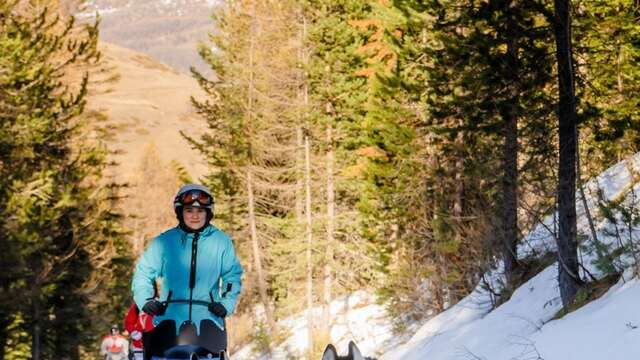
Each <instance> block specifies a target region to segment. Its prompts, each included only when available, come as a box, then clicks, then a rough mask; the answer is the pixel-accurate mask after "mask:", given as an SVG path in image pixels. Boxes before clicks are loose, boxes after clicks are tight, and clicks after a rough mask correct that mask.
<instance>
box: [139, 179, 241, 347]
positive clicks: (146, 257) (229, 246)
mask: <svg viewBox="0 0 640 360" xmlns="http://www.w3.org/2000/svg"><path fill="white" fill-rule="evenodd" d="M213 205H214V201H213V196H212V195H211V192H210V191H209V190H208V189H207V188H206V187H204V186H202V185H197V184H188V185H185V186H183V187H182V188H180V190H179V191H178V193H177V195H176V196H175V199H174V202H173V206H174V209H175V212H176V216H177V218H178V226H176V227H174V228H172V229H169V230H167V231H165V232H164V233H162V234H160V235H158V236H157V237H156V238H154V239H153V240H152V241H151V243H150V244H149V246H148V248H147V249H146V250H145V252H144V253H143V254H142V256H141V257H140V260H139V261H138V264H137V266H136V270H135V273H134V275H133V281H132V291H133V298H134V301H135V303H136V304H137V305H138V308H140V309H142V311H143V312H145V313H147V314H149V315H152V316H154V319H153V323H154V325H155V326H156V328H155V329H154V330H153V331H152V332H151V333H149V335H148V336H147V338H146V339H143V341H144V343H145V358H149V359H150V358H151V357H149V356H147V355H157V356H161V355H162V353H163V351H165V350H167V349H168V348H170V347H171V346H172V345H175V343H176V341H177V339H176V336H177V335H178V334H179V333H181V330H182V329H183V328H184V327H185V326H187V327H188V326H191V327H192V328H195V331H196V332H197V333H196V336H197V339H200V340H194V341H200V342H201V343H203V344H209V346H208V347H209V350H211V351H221V350H226V345H227V334H226V329H225V322H224V318H225V317H226V316H228V315H229V314H231V313H233V311H234V309H235V306H236V302H237V299H238V295H239V294H240V290H241V288H242V283H241V277H242V272H243V270H242V266H241V265H240V262H239V261H238V258H237V256H236V252H235V249H234V246H233V242H232V241H231V239H230V238H229V236H227V234H225V233H224V232H222V231H221V230H220V229H218V228H216V227H215V226H213V225H211V224H210V222H211V219H212V218H213ZM156 281H158V283H159V294H158V297H156ZM147 343H156V344H159V345H157V346H156V348H155V349H152V350H151V351H147ZM212 344H213V345H212ZM158 346H159V347H160V348H158ZM211 347H217V348H215V349H212V348H211ZM153 353H155V354H153Z"/></svg>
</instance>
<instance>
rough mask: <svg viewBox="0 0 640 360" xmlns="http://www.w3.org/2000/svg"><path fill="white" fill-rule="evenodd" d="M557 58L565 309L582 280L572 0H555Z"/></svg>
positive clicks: (560, 248) (560, 240)
mask: <svg viewBox="0 0 640 360" xmlns="http://www.w3.org/2000/svg"><path fill="white" fill-rule="evenodd" d="M554 6H555V24H554V25H555V35H556V58H557V61H558V85H559V88H558V90H559V96H560V102H559V106H558V107H559V109H558V120H559V150H560V159H559V166H558V218H559V219H558V223H559V224H558V225H559V231H558V237H557V243H558V263H559V265H558V267H559V269H558V282H559V286H560V295H561V297H562V304H563V305H564V307H565V309H566V308H567V307H568V306H569V305H570V304H571V303H572V302H573V300H574V299H575V296H576V293H577V291H578V287H579V286H580V284H581V280H580V278H579V275H578V248H577V241H576V236H577V229H576V198H575V191H576V146H577V139H576V134H577V117H576V102H575V90H574V81H573V80H574V79H573V71H574V70H573V64H572V49H571V23H570V15H569V11H570V0H554Z"/></svg>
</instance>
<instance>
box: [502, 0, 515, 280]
mask: <svg viewBox="0 0 640 360" xmlns="http://www.w3.org/2000/svg"><path fill="white" fill-rule="evenodd" d="M507 11H512V10H511V6H510V5H509V6H508V10H507ZM507 21H508V23H507V32H508V33H509V35H508V36H510V39H509V41H508V42H507V54H506V56H507V59H506V62H507V65H508V68H509V70H510V73H511V74H513V76H514V79H513V81H512V82H511V83H510V84H509V86H508V92H509V100H508V101H507V103H506V104H503V107H502V109H501V112H502V114H501V116H502V122H503V126H504V127H503V138H504V144H503V148H502V155H503V159H502V161H503V164H502V167H503V176H502V197H503V198H502V221H501V223H502V245H503V248H502V253H503V257H502V258H503V261H504V271H505V277H506V280H507V287H508V288H512V287H513V286H514V272H515V271H516V269H517V267H518V116H517V106H518V83H517V77H518V70H519V69H518V47H517V38H516V34H517V32H516V29H515V28H516V24H515V19H514V15H513V14H510V16H509V19H508V20H507Z"/></svg>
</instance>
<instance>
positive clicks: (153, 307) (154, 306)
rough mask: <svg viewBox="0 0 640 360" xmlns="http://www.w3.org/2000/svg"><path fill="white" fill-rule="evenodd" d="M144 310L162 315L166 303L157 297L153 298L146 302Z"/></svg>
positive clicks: (147, 312) (151, 313)
mask: <svg viewBox="0 0 640 360" xmlns="http://www.w3.org/2000/svg"><path fill="white" fill-rule="evenodd" d="M142 311H143V312H144V313H146V314H149V315H162V314H164V311H165V305H164V304H163V303H161V302H160V301H158V300H156V299H152V300H149V301H147V303H146V304H144V306H143V307H142Z"/></svg>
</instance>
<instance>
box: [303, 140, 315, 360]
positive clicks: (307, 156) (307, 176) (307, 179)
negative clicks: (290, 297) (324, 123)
mask: <svg viewBox="0 0 640 360" xmlns="http://www.w3.org/2000/svg"><path fill="white" fill-rule="evenodd" d="M304 185H305V214H306V220H307V223H306V228H305V233H306V237H307V251H306V255H307V332H308V337H309V355H310V356H312V355H313V327H314V326H313V325H314V322H313V258H312V256H311V255H312V254H311V247H312V246H313V232H312V230H313V229H312V225H313V224H312V222H311V221H312V220H311V219H312V217H311V146H310V144H309V136H308V135H307V136H305V137H304Z"/></svg>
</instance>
